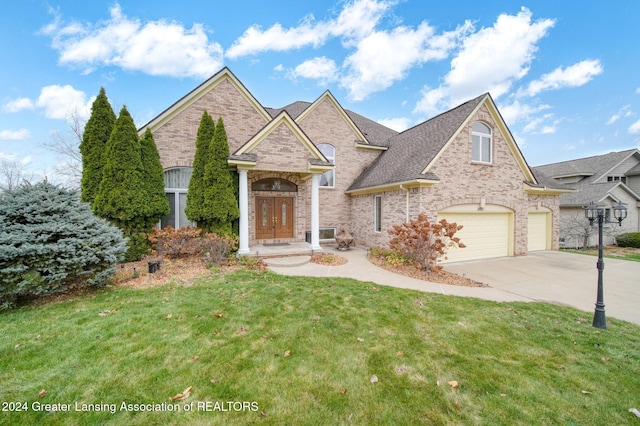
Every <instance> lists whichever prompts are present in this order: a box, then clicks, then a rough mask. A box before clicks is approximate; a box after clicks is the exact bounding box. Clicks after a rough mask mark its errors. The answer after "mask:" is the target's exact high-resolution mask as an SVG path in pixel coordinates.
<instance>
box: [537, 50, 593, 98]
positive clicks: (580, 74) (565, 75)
mask: <svg viewBox="0 0 640 426" xmlns="http://www.w3.org/2000/svg"><path fill="white" fill-rule="evenodd" d="M603 70H604V69H603V67H602V64H601V63H600V61H599V60H597V59H595V60H591V59H589V60H584V61H580V62H578V63H576V64H574V65H571V66H569V67H567V68H564V69H563V68H562V67H558V68H556V69H555V70H553V71H551V72H550V73H548V74H544V75H543V76H542V77H541V78H540V79H539V80H535V81H532V82H531V83H529V86H528V87H527V89H526V91H525V93H526V94H527V95H529V96H535V95H537V94H538V93H540V92H543V91H546V90H557V89H561V88H563V87H579V86H583V85H585V84H587V83H588V82H589V81H591V80H592V79H593V78H594V77H595V76H597V75H599V74H601V73H602V71H603Z"/></svg>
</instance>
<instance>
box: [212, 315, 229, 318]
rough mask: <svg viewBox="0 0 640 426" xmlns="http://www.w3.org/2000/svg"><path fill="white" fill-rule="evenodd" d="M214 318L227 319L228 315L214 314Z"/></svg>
mask: <svg viewBox="0 0 640 426" xmlns="http://www.w3.org/2000/svg"><path fill="white" fill-rule="evenodd" d="M213 316H214V317H216V318H222V317H226V316H227V315H226V314H213Z"/></svg>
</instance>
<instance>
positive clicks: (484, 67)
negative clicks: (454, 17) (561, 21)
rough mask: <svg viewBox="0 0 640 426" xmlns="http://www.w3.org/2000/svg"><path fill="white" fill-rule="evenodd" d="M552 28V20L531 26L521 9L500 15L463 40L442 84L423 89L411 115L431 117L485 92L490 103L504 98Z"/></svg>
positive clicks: (531, 23) (528, 18) (525, 73)
mask: <svg viewBox="0 0 640 426" xmlns="http://www.w3.org/2000/svg"><path fill="white" fill-rule="evenodd" d="M554 24H555V21H554V20H552V19H541V20H538V21H535V22H532V13H531V11H529V9H527V8H524V7H523V8H522V9H521V10H520V12H519V13H518V14H516V15H507V14H501V15H500V16H498V19H497V20H496V22H495V24H494V25H493V26H492V27H489V28H483V29H481V30H479V31H478V32H476V33H473V34H471V35H469V36H468V37H466V38H465V39H464V41H463V43H462V48H461V49H460V51H459V53H458V54H457V55H456V56H455V57H454V58H453V59H452V61H451V71H450V72H449V73H448V74H447V75H446V76H445V78H444V83H443V84H442V85H441V86H440V87H437V88H435V89H428V88H426V89H424V90H423V92H422V99H421V100H420V101H419V102H418V104H417V105H416V108H415V110H414V112H415V113H422V114H427V115H432V114H434V113H436V112H439V111H442V110H444V109H447V108H450V107H452V106H455V105H458V104H459V103H461V102H464V101H466V100H468V99H470V98H472V97H474V96H478V95H479V94H481V93H483V92H487V91H488V92H491V95H492V96H493V98H494V99H497V98H498V97H500V96H501V95H504V94H505V93H507V92H508V91H509V90H510V89H511V87H512V85H513V83H514V82H516V81H518V80H520V79H522V78H523V77H524V76H525V75H527V73H528V72H529V67H530V64H531V62H532V61H533V59H534V54H535V52H536V51H537V49H538V46H537V43H538V42H539V41H540V40H541V39H542V38H543V37H544V36H546V34H547V32H548V30H549V29H550V28H551V27H553V25H554Z"/></svg>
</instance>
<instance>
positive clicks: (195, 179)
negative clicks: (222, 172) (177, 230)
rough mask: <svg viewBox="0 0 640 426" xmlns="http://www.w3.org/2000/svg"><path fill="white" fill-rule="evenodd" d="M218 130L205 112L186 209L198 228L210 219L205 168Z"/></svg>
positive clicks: (198, 137)
mask: <svg viewBox="0 0 640 426" xmlns="http://www.w3.org/2000/svg"><path fill="white" fill-rule="evenodd" d="M215 130H216V123H215V122H214V121H213V118H211V116H210V115H209V113H207V111H204V112H203V113H202V118H201V119H200V126H199V127H198V135H197V136H196V155H195V158H194V159H193V173H192V175H191V180H190V181H189V192H187V205H186V207H185V209H184V211H185V214H186V215H187V218H188V219H189V220H190V221H192V222H196V223H197V224H198V226H200V224H204V223H205V221H207V220H208V219H209V218H208V216H207V215H206V213H205V210H204V207H205V206H204V188H205V184H204V174H205V166H206V164H207V161H208V160H209V146H210V145H211V141H212V140H213V135H214V133H215Z"/></svg>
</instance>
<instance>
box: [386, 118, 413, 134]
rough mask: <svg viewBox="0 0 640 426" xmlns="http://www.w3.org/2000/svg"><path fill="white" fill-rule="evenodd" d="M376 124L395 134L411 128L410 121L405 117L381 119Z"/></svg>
mask: <svg viewBox="0 0 640 426" xmlns="http://www.w3.org/2000/svg"><path fill="white" fill-rule="evenodd" d="M378 123H380V124H382V125H383V126H387V127H388V128H390V129H393V130H395V131H396V132H402V131H405V130H407V129H408V128H409V127H410V126H411V119H409V118H406V117H398V118H383V119H381V120H378Z"/></svg>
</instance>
